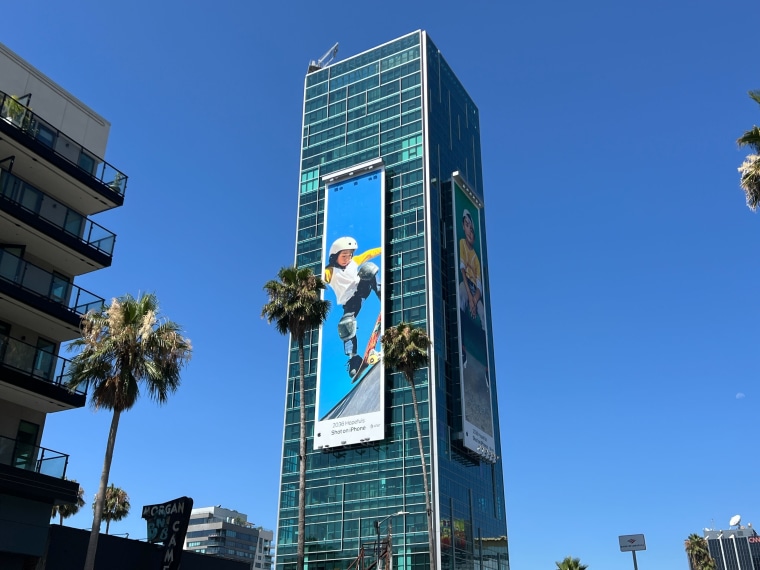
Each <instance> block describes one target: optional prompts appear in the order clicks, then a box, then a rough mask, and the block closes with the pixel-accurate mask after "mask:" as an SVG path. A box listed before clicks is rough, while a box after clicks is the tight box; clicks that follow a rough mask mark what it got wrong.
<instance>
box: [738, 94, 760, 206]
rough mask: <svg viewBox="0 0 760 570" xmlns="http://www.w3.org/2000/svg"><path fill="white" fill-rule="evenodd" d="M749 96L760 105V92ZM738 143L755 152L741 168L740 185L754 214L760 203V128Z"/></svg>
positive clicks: (746, 135) (755, 128)
mask: <svg viewBox="0 0 760 570" xmlns="http://www.w3.org/2000/svg"><path fill="white" fill-rule="evenodd" d="M749 96H750V98H751V99H752V100H754V101H755V102H757V103H758V104H760V90H757V91H750V92H749ZM736 143H737V144H738V145H739V146H740V147H744V146H748V147H750V148H751V149H752V151H753V154H748V155H747V158H746V159H744V163H742V165H741V166H740V167H739V172H740V173H741V175H742V176H741V180H740V182H739V184H740V185H741V187H742V190H744V193H745V194H746V195H747V207H748V208H749V209H750V210H752V211H753V212H754V211H755V210H756V209H757V206H758V204H759V203H760V128H758V127H757V125H755V126H753V127H752V128H751V129H750V130H748V131H747V132H745V133H744V134H743V135H742V136H740V137H739V138H738V139H737V140H736Z"/></svg>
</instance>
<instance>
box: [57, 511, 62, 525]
mask: <svg viewBox="0 0 760 570" xmlns="http://www.w3.org/2000/svg"><path fill="white" fill-rule="evenodd" d="M58 518H59V519H61V526H63V513H62V512H60V511H58Z"/></svg>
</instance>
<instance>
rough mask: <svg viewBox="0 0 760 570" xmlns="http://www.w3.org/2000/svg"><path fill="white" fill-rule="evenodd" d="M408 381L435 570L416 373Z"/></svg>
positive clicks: (432, 567) (431, 516)
mask: <svg viewBox="0 0 760 570" xmlns="http://www.w3.org/2000/svg"><path fill="white" fill-rule="evenodd" d="M406 381H407V382H409V385H410V386H411V387H412V405H413V406H414V421H415V423H416V424H417V444H418V445H419V446H420V463H421V464H422V485H423V488H424V489H425V512H427V531H428V547H429V548H430V568H431V570H435V562H436V555H435V537H434V536H433V508H432V507H431V505H430V492H429V491H428V478H427V465H426V463H425V448H424V446H423V445H422V428H421V427H420V411H419V408H418V407H417V390H416V389H415V386H414V373H412V374H408V375H407V376H406Z"/></svg>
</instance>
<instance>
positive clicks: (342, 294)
mask: <svg viewBox="0 0 760 570" xmlns="http://www.w3.org/2000/svg"><path fill="white" fill-rule="evenodd" d="M358 247H359V246H358V244H357V243H356V240H355V239H354V238H352V237H348V236H345V237H340V238H338V239H336V240H335V241H334V242H333V244H332V245H331V246H330V257H329V260H328V263H327V267H325V283H327V284H329V285H330V288H331V289H332V290H333V291H334V292H335V299H336V303H338V305H341V306H342V307H343V316H342V317H341V319H340V321H339V322H338V336H339V337H340V339H341V340H342V341H343V350H344V352H345V354H346V356H348V364H347V369H348V374H349V376H351V378H354V377H355V376H356V374H357V372H358V371H359V367H360V366H361V364H362V360H363V358H362V356H361V355H359V354H358V341H357V339H356V317H357V315H358V314H359V311H361V309H362V305H363V303H364V300H365V299H366V298H367V297H369V294H370V293H371V292H372V291H374V292H375V295H377V298H378V299H380V291H381V289H380V282H379V279H378V273H379V271H380V269H379V268H378V266H377V265H376V264H374V263H373V262H371V261H368V260H369V259H372V258H373V257H377V256H378V255H380V253H381V251H382V248H379V247H376V248H373V249H369V250H367V251H365V252H364V253H361V254H359V255H354V252H356V250H357V249H358Z"/></svg>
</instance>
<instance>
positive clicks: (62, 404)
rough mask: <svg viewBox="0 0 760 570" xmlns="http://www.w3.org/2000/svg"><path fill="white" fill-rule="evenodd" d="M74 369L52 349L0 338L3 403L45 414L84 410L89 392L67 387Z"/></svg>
mask: <svg viewBox="0 0 760 570" xmlns="http://www.w3.org/2000/svg"><path fill="white" fill-rule="evenodd" d="M70 365H71V361H70V360H67V359H65V358H62V357H60V356H56V355H55V354H53V353H52V352H51V351H50V350H49V349H48V350H46V349H43V348H38V347H36V346H34V345H31V344H28V343H26V342H24V341H22V340H19V339H16V338H12V337H10V336H7V335H0V400H5V401H11V402H14V403H16V404H18V405H21V406H24V407H27V408H30V409H32V410H38V411H41V412H44V413H52V412H57V411H60V410H70V409H73V408H81V407H82V406H84V405H85V400H86V392H85V390H83V389H81V388H80V389H77V390H76V391H74V392H71V391H69V389H68V388H67V387H66V382H67V381H68V378H69V366H70Z"/></svg>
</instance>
